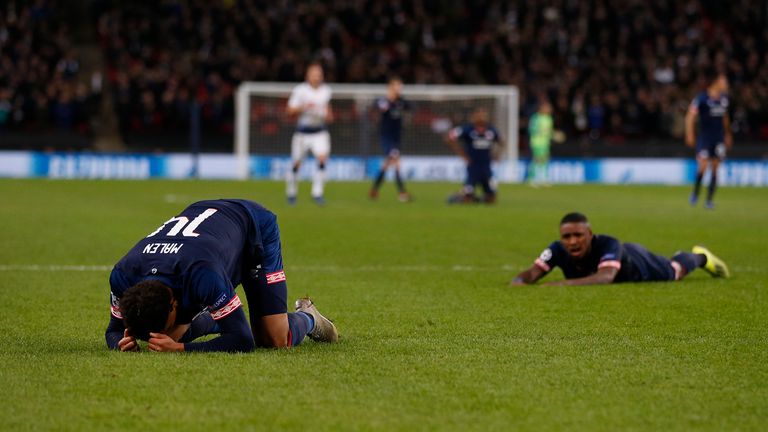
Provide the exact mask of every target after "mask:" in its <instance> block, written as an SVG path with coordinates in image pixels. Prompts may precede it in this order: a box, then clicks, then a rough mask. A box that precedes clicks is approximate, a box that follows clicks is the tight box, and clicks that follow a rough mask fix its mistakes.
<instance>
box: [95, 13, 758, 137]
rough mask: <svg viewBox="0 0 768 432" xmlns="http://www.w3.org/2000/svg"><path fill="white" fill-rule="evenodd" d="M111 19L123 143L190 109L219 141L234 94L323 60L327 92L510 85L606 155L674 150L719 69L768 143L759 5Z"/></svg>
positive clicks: (742, 113) (744, 121)
mask: <svg viewBox="0 0 768 432" xmlns="http://www.w3.org/2000/svg"><path fill="white" fill-rule="evenodd" d="M108 3H109V4H111V6H109V7H107V8H106V9H105V12H104V13H103V14H101V16H100V18H99V23H98V29H99V35H100V37H101V43H102V45H103V47H104V52H105V53H106V55H107V58H108V63H109V65H110V74H109V78H110V79H111V80H112V82H113V83H115V84H116V87H115V89H116V90H115V91H116V94H117V95H118V97H117V98H116V106H117V109H118V112H119V114H120V118H121V122H122V123H124V124H128V125H133V126H130V127H136V128H144V127H146V120H147V119H146V118H143V119H140V117H141V116H145V115H147V113H146V110H148V109H150V105H153V104H155V105H157V106H155V107H152V109H153V110H159V111H161V112H162V113H164V114H163V115H159V114H158V115H154V114H153V116H152V119H153V121H152V122H151V123H152V124H153V125H154V127H168V128H170V127H175V126H178V125H179V124H180V123H183V122H184V121H185V120H184V117H185V116H184V113H185V112H188V106H189V104H190V103H191V102H192V101H193V100H196V101H197V102H198V103H199V104H200V105H201V112H202V116H203V119H202V120H203V124H204V125H205V126H204V127H208V128H213V129H215V130H217V131H221V132H225V133H229V131H231V129H232V120H233V118H232V116H233V106H232V97H231V96H232V93H233V91H234V88H235V87H236V86H237V84H238V83H239V82H241V81H243V80H276V81H300V80H301V78H302V76H301V75H302V71H303V70H304V68H305V65H306V63H307V62H308V61H310V60H312V59H316V58H319V59H321V60H322V61H323V62H324V64H325V65H326V69H327V72H326V73H327V76H328V78H329V81H337V82H382V81H384V79H385V77H387V76H388V75H391V74H397V75H399V76H402V77H403V78H404V80H405V81H406V82H408V83H428V84H514V85H517V86H518V87H519V88H520V89H521V91H522V92H523V93H524V94H523V95H522V96H523V98H522V99H521V100H530V99H532V98H534V96H533V95H540V94H546V95H548V97H549V99H550V100H551V101H552V103H553V105H554V107H555V113H554V115H555V118H556V119H557V121H556V123H557V124H558V125H559V126H560V127H562V128H564V129H565V130H566V131H568V133H569V134H577V135H579V134H584V135H585V136H588V137H589V138H591V139H593V140H594V139H602V138H603V137H612V139H613V140H614V141H616V142H620V141H622V140H623V138H624V137H630V138H632V137H641V138H647V137H660V138H664V137H674V138H679V136H678V135H679V134H680V130H679V127H677V125H678V123H679V121H680V120H679V119H680V118H682V114H683V112H684V110H685V106H686V105H687V103H688V102H689V101H690V99H692V97H693V95H694V94H695V92H696V91H697V90H698V89H699V88H700V87H701V82H700V79H699V76H700V74H699V71H701V70H703V69H704V68H706V67H709V66H715V67H718V68H720V69H723V70H726V71H727V72H728V73H729V74H730V75H731V76H732V81H733V89H734V91H733V95H732V98H733V101H734V104H733V105H734V106H735V107H736V108H735V111H734V113H735V114H734V117H735V123H736V126H738V130H737V131H736V132H737V134H740V135H741V136H743V137H748V138H768V117H766V115H765V114H766V110H767V109H768V108H766V107H768V61H767V60H768V31H767V30H766V29H767V28H768V21H767V18H766V13H768V12H766V7H765V4H764V2H754V1H749V0H738V1H733V2H728V3H727V6H724V5H726V4H725V3H720V2H713V1H708V0H687V1H674V0H661V1H656V2H646V1H642V0H624V1H607V0H555V1H550V0H532V1H526V2H514V3H513V2H508V1H503V0H482V1H480V0H476V1H468V0H467V1H461V0H442V1H426V0H394V1H390V0H331V1H324V2H321V1H307V2H290V1H262V0H239V1H211V2H207V1H201V0H160V1H157V0H154V1H146V0H142V1H137V2H117V1H113V2H108ZM126 80H127V81H126ZM126 92H127V94H124V93H126ZM526 92H527V93H529V94H530V96H528V95H526ZM150 99H152V100H153V101H154V102H152V101H150ZM533 110H535V107H525V109H523V112H532V111H533ZM137 120H140V121H137Z"/></svg>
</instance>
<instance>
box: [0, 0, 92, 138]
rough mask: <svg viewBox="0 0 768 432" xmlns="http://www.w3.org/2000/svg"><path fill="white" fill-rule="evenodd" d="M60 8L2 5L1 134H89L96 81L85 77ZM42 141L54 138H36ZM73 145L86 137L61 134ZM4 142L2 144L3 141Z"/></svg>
mask: <svg viewBox="0 0 768 432" xmlns="http://www.w3.org/2000/svg"><path fill="white" fill-rule="evenodd" d="M59 12H60V9H59V8H58V7H57V5H56V4H55V3H53V2H46V1H36V2H31V3H30V2H4V7H3V8H2V11H0V134H2V135H0V136H2V137H3V141H6V143H7V142H10V141H13V140H12V139H11V138H12V137H18V136H19V135H20V134H24V137H25V140H26V141H27V142H29V143H32V145H33V146H34V144H35V142H36V140H34V139H29V136H30V134H31V135H36V136H38V137H47V138H50V137H56V136H59V137H60V136H62V135H64V136H67V137H69V138H71V137H73V136H79V137H88V136H89V135H90V133H91V119H92V117H93V115H94V114H95V110H96V109H97V105H98V100H99V92H100V85H99V83H98V82H93V83H87V82H86V81H87V78H85V80H84V77H83V75H82V73H81V63H80V58H79V54H78V50H77V49H76V47H75V45H74V43H73V41H72V38H71V35H70V27H69V25H68V24H67V23H66V22H64V20H63V19H62V16H61V14H60V13H59ZM38 141H42V142H44V143H45V144H41V145H40V147H47V146H48V143H50V142H53V141H55V140H50V139H43V140H38ZM64 141H65V142H66V143H67V144H66V145H67V146H69V147H71V148H75V149H78V148H83V147H85V146H87V143H88V140H87V139H65V140H64ZM4 147H5V146H4Z"/></svg>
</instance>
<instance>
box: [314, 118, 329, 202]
mask: <svg viewBox="0 0 768 432" xmlns="http://www.w3.org/2000/svg"><path fill="white" fill-rule="evenodd" d="M311 147H312V154H313V155H314V156H315V158H317V169H316V170H315V173H314V175H313V177H312V198H313V199H314V200H315V202H316V203H317V204H320V205H323V204H325V198H324V197H323V195H324V193H325V176H326V172H325V168H326V164H327V163H328V157H329V155H330V153H331V136H330V134H329V133H328V131H322V132H318V133H316V134H312V143H311Z"/></svg>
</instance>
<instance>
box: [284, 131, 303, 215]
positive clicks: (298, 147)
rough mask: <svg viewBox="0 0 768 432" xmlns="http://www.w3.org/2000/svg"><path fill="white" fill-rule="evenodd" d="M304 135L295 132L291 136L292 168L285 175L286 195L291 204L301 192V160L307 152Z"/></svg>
mask: <svg viewBox="0 0 768 432" xmlns="http://www.w3.org/2000/svg"><path fill="white" fill-rule="evenodd" d="M304 136H305V134H302V133H299V132H295V133H294V134H293V138H291V169H289V170H288V173H287V174H286V176H285V195H286V197H288V203H289V204H294V203H295V202H296V195H297V194H298V192H299V185H298V175H299V169H300V168H301V161H302V160H303V159H304V157H305V156H306V154H307V148H306V144H305V142H304Z"/></svg>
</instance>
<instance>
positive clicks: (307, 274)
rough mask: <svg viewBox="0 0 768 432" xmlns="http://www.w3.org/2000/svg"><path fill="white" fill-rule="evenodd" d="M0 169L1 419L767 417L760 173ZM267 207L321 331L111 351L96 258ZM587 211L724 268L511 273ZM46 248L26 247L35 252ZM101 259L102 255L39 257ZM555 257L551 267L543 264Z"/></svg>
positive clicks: (454, 421) (84, 423)
mask: <svg viewBox="0 0 768 432" xmlns="http://www.w3.org/2000/svg"><path fill="white" fill-rule="evenodd" d="M411 186H412V191H413V192H414V194H415V198H416V200H415V202H413V203H411V204H400V203H398V202H396V199H395V194H394V191H393V187H392V186H391V185H386V187H385V189H384V190H383V191H382V198H381V199H380V201H379V202H371V201H369V200H367V198H366V192H367V187H368V185H367V184H362V183H341V184H330V185H329V187H328V194H327V198H328V206H327V207H325V208H318V207H316V206H315V205H314V204H312V203H311V202H310V200H309V197H308V193H309V190H308V189H309V187H308V185H307V184H303V185H302V191H301V192H302V195H301V196H300V198H301V199H300V201H299V203H298V205H297V206H296V207H288V206H287V205H286V204H285V203H284V198H283V194H282V189H283V185H282V184H279V183H270V182H248V183H236V182H207V181H188V182H179V181H148V182H117V181H91V182H88V181H45V180H2V181H0V197H2V198H3V202H2V205H0V223H2V225H1V226H2V229H3V235H2V243H1V244H2V247H1V248H0V311H1V313H0V362H2V367H1V368H0V393H1V394H2V395H3V396H2V401H3V402H2V404H0V429H1V430H23V429H48V430H50V429H55V430H72V431H80V430H111V429H118V430H124V429H133V430H551V429H559V430H691V429H695V430H765V428H766V425H768V402H767V401H768V343H767V342H768V296H767V295H766V288H768V287H767V281H768V269H767V268H766V264H765V261H766V258H767V255H768V253H766V241H767V240H768V223H766V220H768V199H766V198H768V191H766V190H765V189H747V188H744V189H723V190H721V191H720V193H719V195H718V197H717V205H718V208H717V209H716V210H715V211H705V210H703V209H702V208H690V207H689V206H688V204H687V195H688V188H673V187H630V186H626V187H625V186H613V187H609V186H556V187H553V188H549V189H538V190H534V189H531V188H528V187H525V186H502V191H501V196H500V198H501V199H500V203H499V204H498V205H496V206H494V207H484V206H476V207H449V206H447V205H445V204H444V199H445V197H446V195H447V194H448V193H449V192H452V191H453V189H455V186H453V185H445V184H413V185H411ZM219 197H242V198H248V199H252V200H255V201H258V202H261V203H263V204H264V205H266V206H267V207H269V208H270V209H272V210H273V211H274V212H275V213H277V214H278V217H279V221H280V226H281V233H282V239H283V246H284V260H285V263H286V273H287V276H288V286H289V290H290V298H291V299H293V298H296V297H298V296H301V295H304V294H310V295H312V296H313V297H314V298H315V300H316V302H317V304H318V306H319V308H320V310H321V311H322V312H323V313H324V314H326V315H328V316H330V317H332V318H333V319H334V320H335V322H336V323H337V325H338V327H339V329H340V332H341V335H342V339H341V342H340V343H339V344H337V345H321V344H316V343H314V342H312V341H306V342H305V343H304V344H302V345H301V346H300V347H298V348H295V349H293V350H291V351H282V350H278V351H274V350H260V351H256V352H254V353H250V354H238V355H230V354H180V355H174V354H156V353H149V352H142V353H139V354H135V353H117V352H109V351H108V350H107V349H106V347H105V343H104V338H103V333H104V328H105V326H106V324H107V321H108V319H109V311H108V291H109V289H108V284H107V279H108V270H107V269H106V267H108V266H111V265H112V264H114V263H115V262H117V260H118V259H120V257H121V256H122V255H123V254H124V253H125V252H126V251H127V250H128V249H129V248H130V247H131V246H132V245H133V244H134V243H135V242H136V241H137V240H138V239H139V238H141V237H142V236H144V235H146V234H147V233H149V232H151V231H152V230H154V229H155V228H156V227H157V226H159V224H160V223H162V222H163V221H165V220H167V219H168V218H169V217H170V216H173V215H175V214H176V213H177V212H178V211H179V210H181V209H182V208H183V207H184V206H185V205H186V204H188V203H190V202H192V201H195V200H199V199H209V198H219ZM572 210H579V211H583V212H585V213H587V214H588V215H589V216H590V218H591V219H592V223H593V227H594V228H595V231H596V232H601V233H606V234H611V235H614V236H617V237H619V238H620V239H622V240H625V241H634V242H639V243H642V244H644V245H646V246H647V247H648V248H650V249H651V250H652V251H655V252H658V253H660V254H664V255H672V254H673V253H674V252H675V251H676V250H678V249H688V248H690V247H691V246H692V245H694V244H696V243H702V244H705V245H707V246H708V247H710V248H711V249H712V250H713V251H715V252H716V253H717V254H719V255H720V256H721V257H722V258H724V259H725V260H726V261H727V262H728V263H729V264H730V265H731V270H732V272H733V274H734V277H733V279H731V280H715V279H711V278H710V277H709V276H708V275H707V274H706V273H704V272H696V273H694V274H693V275H692V276H691V277H689V278H688V279H686V280H685V281H684V282H681V283H652V284H634V285H633V284H625V285H612V286H593V287H574V288H559V287H558V288H547V287H525V288H509V287H507V285H506V284H507V282H508V281H509V280H510V279H511V278H512V277H513V276H514V274H515V273H516V271H518V270H520V269H523V268H525V267H527V266H528V265H530V263H531V262H532V260H533V259H534V258H535V257H536V256H537V255H538V254H539V252H540V251H541V250H542V249H543V248H544V247H546V246H547V245H548V244H549V242H550V241H552V240H554V239H555V238H556V235H557V221H558V220H559V218H560V217H561V216H562V214H564V213H565V212H568V211H572ZM34 265H38V266H39V267H33V266H34ZM79 265H87V266H105V267H95V268H76V267H52V266H79ZM549 277H550V278H559V277H561V276H560V273H559V270H556V271H555V272H554V273H553V274H552V275H551V276H549Z"/></svg>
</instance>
